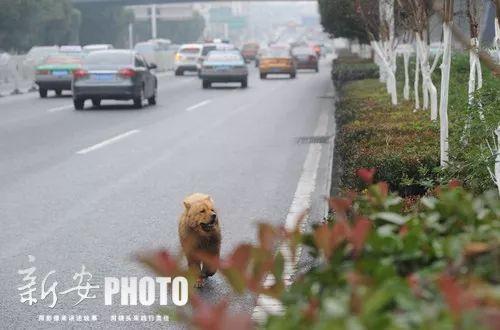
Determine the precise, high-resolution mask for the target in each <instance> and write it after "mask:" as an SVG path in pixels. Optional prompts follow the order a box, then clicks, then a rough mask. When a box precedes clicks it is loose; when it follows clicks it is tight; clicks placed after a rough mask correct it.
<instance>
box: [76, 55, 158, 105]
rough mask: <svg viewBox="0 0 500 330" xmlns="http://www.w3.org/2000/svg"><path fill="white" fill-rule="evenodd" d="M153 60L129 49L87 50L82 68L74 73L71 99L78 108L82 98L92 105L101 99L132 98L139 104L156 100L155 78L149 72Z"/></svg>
mask: <svg viewBox="0 0 500 330" xmlns="http://www.w3.org/2000/svg"><path fill="white" fill-rule="evenodd" d="M154 68H156V65H155V64H148V63H147V62H146V60H145V59H144V58H143V57H142V56H141V55H139V54H138V53H136V52H135V51H131V50H102V51H96V52H92V53H90V54H89V55H88V56H87V57H86V58H85V59H84V61H83V66H82V68H81V69H79V70H76V71H74V73H73V86H72V87H73V103H74V105H75V109H77V110H81V109H83V107H84V104H85V100H88V99H90V100H92V104H93V105H94V106H95V107H99V106H100V105H101V100H105V99H109V100H133V101H134V107H135V108H142V105H143V102H144V99H147V100H148V103H149V104H150V105H155V104H156V97H157V91H158V80H157V78H156V76H155V75H154V74H153V73H152V72H151V70H152V69H154Z"/></svg>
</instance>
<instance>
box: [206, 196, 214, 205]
mask: <svg viewBox="0 0 500 330" xmlns="http://www.w3.org/2000/svg"><path fill="white" fill-rule="evenodd" d="M205 199H206V200H207V201H209V202H210V203H212V204H213V203H214V200H213V199H212V197H211V196H207V197H205Z"/></svg>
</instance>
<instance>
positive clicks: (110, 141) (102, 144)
mask: <svg viewBox="0 0 500 330" xmlns="http://www.w3.org/2000/svg"><path fill="white" fill-rule="evenodd" d="M139 132H140V131H139V130H138V129H133V130H131V131H128V132H125V133H123V134H120V135H117V136H115V137H112V138H111V139H108V140H105V141H102V142H100V143H97V144H94V145H93V146H90V147H88V148H85V149H82V150H80V151H77V152H76V153H77V154H79V155H85V154H87V153H89V152H91V151H94V150H97V149H100V148H103V147H105V146H108V145H110V144H113V143H116V142H118V141H119V140H122V139H124V138H126V137H129V136H131V135H133V134H136V133H139Z"/></svg>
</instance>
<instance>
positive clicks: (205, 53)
mask: <svg viewBox="0 0 500 330" xmlns="http://www.w3.org/2000/svg"><path fill="white" fill-rule="evenodd" d="M216 49H217V46H215V45H213V46H212V45H211V46H203V51H202V52H201V55H203V56H206V55H208V53H210V52H211V51H212V50H216Z"/></svg>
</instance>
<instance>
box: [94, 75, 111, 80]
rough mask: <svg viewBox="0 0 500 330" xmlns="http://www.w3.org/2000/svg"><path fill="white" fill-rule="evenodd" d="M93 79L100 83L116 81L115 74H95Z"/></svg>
mask: <svg viewBox="0 0 500 330" xmlns="http://www.w3.org/2000/svg"><path fill="white" fill-rule="evenodd" d="M92 79H95V80H99V81H110V80H114V79H115V75H114V74H93V75H92Z"/></svg>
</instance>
